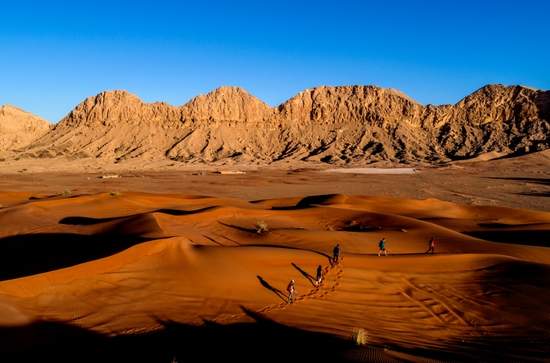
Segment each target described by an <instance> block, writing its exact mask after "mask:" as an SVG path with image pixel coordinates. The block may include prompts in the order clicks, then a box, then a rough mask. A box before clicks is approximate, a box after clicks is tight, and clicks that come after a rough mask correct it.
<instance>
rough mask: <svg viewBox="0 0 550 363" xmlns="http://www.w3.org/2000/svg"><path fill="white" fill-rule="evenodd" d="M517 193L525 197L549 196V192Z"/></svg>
mask: <svg viewBox="0 0 550 363" xmlns="http://www.w3.org/2000/svg"><path fill="white" fill-rule="evenodd" d="M516 194H518V195H524V196H527V197H544V198H548V197H550V192H525V193H516Z"/></svg>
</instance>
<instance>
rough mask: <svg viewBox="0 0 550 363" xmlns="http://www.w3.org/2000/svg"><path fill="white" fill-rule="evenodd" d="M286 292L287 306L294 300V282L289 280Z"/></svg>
mask: <svg viewBox="0 0 550 363" xmlns="http://www.w3.org/2000/svg"><path fill="white" fill-rule="evenodd" d="M286 291H288V304H292V303H293V302H294V299H295V298H296V281H294V280H290V282H289V283H288V286H287V287H286Z"/></svg>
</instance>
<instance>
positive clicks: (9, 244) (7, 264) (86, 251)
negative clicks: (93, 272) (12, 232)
mask: <svg viewBox="0 0 550 363" xmlns="http://www.w3.org/2000/svg"><path fill="white" fill-rule="evenodd" d="M149 240H152V238H143V237H140V236H132V235H118V234H116V233H109V234H96V235H81V234H73V233H40V234H24V235H16V236H10V237H5V238H2V239H0V247H1V248H2V254H0V280H7V279H14V278H18V277H23V276H28V275H34V274H38V273H42V272H47V271H52V270H56V269H60V268H64V267H69V266H73V265H76V264H79V263H84V262H88V261H92V260H96V259H98V258H103V257H107V256H110V255H112V254H115V253H117V252H120V251H123V250H125V249H127V248H129V247H131V246H133V245H135V244H138V243H141V242H145V241H149Z"/></svg>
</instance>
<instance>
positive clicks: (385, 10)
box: [0, 0, 550, 122]
mask: <svg viewBox="0 0 550 363" xmlns="http://www.w3.org/2000/svg"><path fill="white" fill-rule="evenodd" d="M9 3H10V4H7V2H4V3H3V4H2V9H1V13H0V104H4V103H10V104H13V105H16V106H19V107H21V108H23V109H25V110H27V111H30V112H33V113H35V114H37V115H40V116H42V117H45V118H46V119H48V120H49V121H52V122H56V121H58V120H59V119H60V118H62V117H63V116H64V115H65V114H67V113H68V112H69V111H70V110H71V109H72V108H73V107H74V106H75V105H76V104H77V103H79V102H80V101H81V100H82V99H84V98H85V97H87V96H91V95H94V94H97V93H99V92H101V91H103V90H110V89H126V90H128V91H130V92H132V93H135V94H137V95H138V96H140V97H141V98H142V99H143V100H145V101H148V102H150V101H166V102H168V103H171V104H173V105H181V104H183V103H185V102H187V101H188V100H189V99H190V98H191V97H193V96H195V95H197V94H200V93H206V92H208V91H210V90H212V89H214V88H216V87H218V86H221V85H235V86H241V87H244V88H245V89H247V90H248V91H249V92H251V93H252V94H254V95H256V96H257V97H259V98H261V99H262V100H264V101H265V102H267V103H268V104H270V105H277V104H279V103H281V102H283V101H284V100H286V99H288V98H290V97H291V96H293V95H294V94H296V93H297V92H299V91H300V90H302V89H304V88H310V87H314V86H318V85H349V84H375V85H379V86H383V87H392V88H397V89H400V90H402V91H403V92H405V93H407V94H408V95H410V96H411V97H412V98H414V99H416V100H418V101H419V102H422V103H425V104H426V103H433V104H441V103H455V102H457V101H458V100H459V99H461V98H462V97H463V96H465V95H467V94H468V93H470V92H472V91H474V90H475V89H477V88H479V87H481V86H483V85H485V84H487V83H504V84H523V85H528V86H532V87H536V88H542V89H549V88H550V20H549V17H550V15H549V14H550V1H545V0H540V1H535V0H524V1H521V2H518V1H506V0H503V1H490V0H487V1H453V0H450V1H420V0H418V1H413V0H410V1H400V0H393V1H391V2H387V4H384V3H385V2H381V1H359V0H358V1H348V0H339V1H323V0H317V1H298V0H295V1H267V0H266V1H259V0H258V1H239V0H233V1H208V2H207V1H200V2H199V1H192V2H185V1H164V0H156V1H139V0H134V1H116V0H112V1H105V0H95V1H86V2H83V1H76V0H75V1H55V0H50V1H24V0H19V1H11V2H9Z"/></svg>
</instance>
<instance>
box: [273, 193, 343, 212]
mask: <svg viewBox="0 0 550 363" xmlns="http://www.w3.org/2000/svg"><path fill="white" fill-rule="evenodd" d="M336 196H338V194H325V195H311V196H307V197H304V198H302V199H300V201H298V203H296V205H292V206H274V207H272V208H271V209H272V210H299V209H307V208H312V207H316V206H318V205H323V204H328V201H329V200H330V199H332V198H334V197H336Z"/></svg>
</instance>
